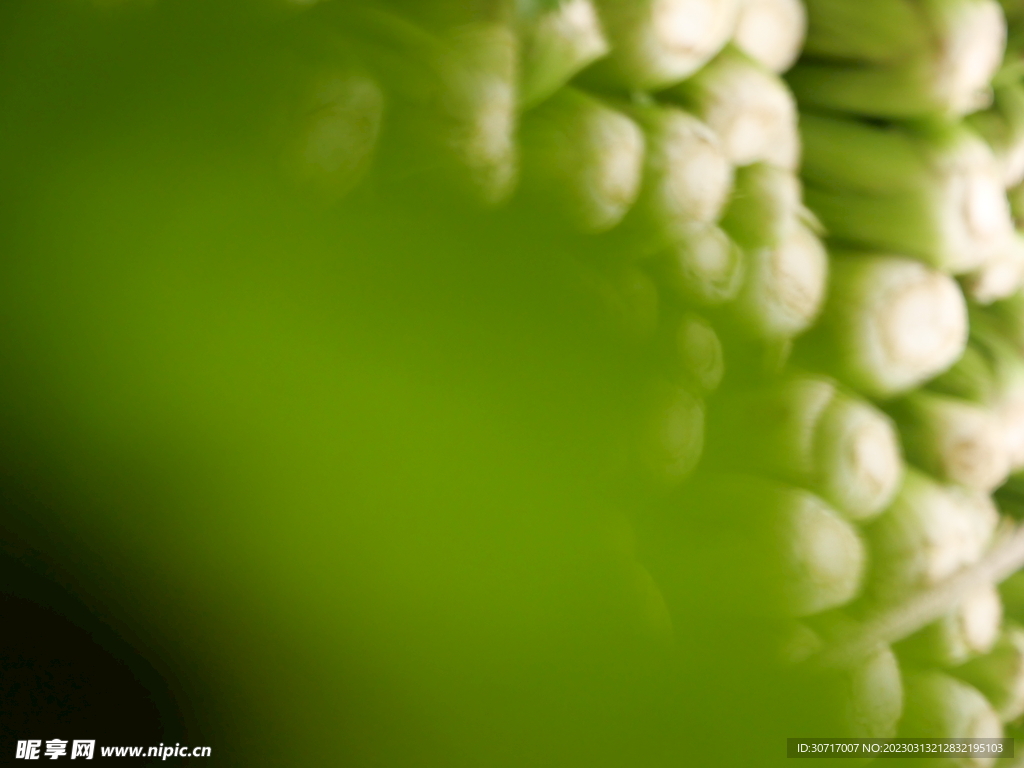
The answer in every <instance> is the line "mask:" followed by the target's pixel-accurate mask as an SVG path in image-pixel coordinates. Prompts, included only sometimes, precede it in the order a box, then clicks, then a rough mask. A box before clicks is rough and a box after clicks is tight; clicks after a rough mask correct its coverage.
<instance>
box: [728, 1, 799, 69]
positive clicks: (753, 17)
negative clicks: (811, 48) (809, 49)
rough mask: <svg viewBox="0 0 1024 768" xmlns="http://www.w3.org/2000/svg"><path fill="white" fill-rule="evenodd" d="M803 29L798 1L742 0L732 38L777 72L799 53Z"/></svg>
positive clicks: (743, 49)
mask: <svg viewBox="0 0 1024 768" xmlns="http://www.w3.org/2000/svg"><path fill="white" fill-rule="evenodd" d="M806 32H807V11H805V10H804V4H803V2H801V0H745V2H744V3H743V7H742V8H741V9H740V16H739V21H738V22H737V24H736V34H735V36H734V38H733V41H734V42H735V44H736V45H737V46H738V47H739V48H740V49H741V50H742V51H743V52H744V53H746V54H747V55H748V56H750V57H751V58H752V59H754V60H755V61H757V62H758V63H760V64H761V65H762V66H763V67H765V68H766V69H769V70H771V71H772V72H776V73H780V72H785V71H786V70H787V69H789V68H790V67H791V66H792V65H793V62H794V61H796V59H797V56H799V55H800V48H801V47H802V46H803V42H804V35H805V34H806Z"/></svg>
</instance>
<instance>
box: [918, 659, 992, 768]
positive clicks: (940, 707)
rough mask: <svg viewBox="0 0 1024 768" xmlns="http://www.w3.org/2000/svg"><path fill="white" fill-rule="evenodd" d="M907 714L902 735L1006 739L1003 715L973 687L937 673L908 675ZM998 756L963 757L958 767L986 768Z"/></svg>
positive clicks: (920, 672) (939, 737)
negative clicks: (1001, 719)
mask: <svg viewBox="0 0 1024 768" xmlns="http://www.w3.org/2000/svg"><path fill="white" fill-rule="evenodd" d="M903 685H904V692H905V698H904V702H905V704H904V711H903V719H902V720H901V721H900V729H899V733H900V735H901V736H904V737H914V738H933V739H965V738H967V739H998V738H1001V737H1002V736H1003V726H1002V723H1001V722H1000V720H999V715H998V714H997V713H996V712H995V710H994V709H992V705H991V704H989V703H988V700H987V699H986V698H985V697H984V696H983V695H982V694H981V693H980V692H979V691H978V690H977V689H976V688H974V687H973V686H970V685H968V684H967V683H965V682H963V681H961V680H957V679H956V678H954V677H951V676H950V675H947V674H944V673H942V672H937V671H934V670H928V671H911V672H907V673H905V674H904V678H903ZM994 763H995V758H994V757H966V756H965V757H963V758H960V759H959V760H958V761H957V763H956V764H958V765H961V766H964V768H968V767H969V768H982V766H989V765H993V764H994Z"/></svg>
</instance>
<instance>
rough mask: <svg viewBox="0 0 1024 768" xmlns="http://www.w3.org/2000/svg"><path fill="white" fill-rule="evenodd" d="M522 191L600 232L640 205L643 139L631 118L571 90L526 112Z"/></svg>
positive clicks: (583, 227) (586, 228) (577, 224)
mask: <svg viewBox="0 0 1024 768" xmlns="http://www.w3.org/2000/svg"><path fill="white" fill-rule="evenodd" d="M519 142H520V147H521V154H522V191H523V192H524V193H526V194H528V195H531V196H532V197H533V199H535V200H543V201H545V202H549V203H550V204H551V205H552V206H553V207H554V209H555V210H557V211H558V212H559V213H561V214H562V215H564V216H565V217H566V218H567V219H568V220H569V221H570V222H572V223H573V225H574V226H575V227H577V228H578V229H580V230H582V231H584V232H602V231H604V230H607V229H610V228H611V227H613V226H615V225H616V224H618V223H619V221H621V220H622V218H623V217H624V216H625V215H626V213H627V212H628V211H629V209H630V207H631V206H632V205H633V203H634V202H635V201H636V198H637V195H638V194H639V192H640V184H641V178H642V172H643V165H644V147H645V142H644V136H643V132H642V131H641V130H640V127H639V126H638V125H637V124H636V123H635V122H633V121H632V120H631V119H630V118H629V117H627V116H626V115H624V114H622V113H621V112H618V111H616V110H614V109H611V108H610V107H608V106H606V105H604V104H603V103H602V102H600V101H598V100H597V99H595V98H593V97H591V96H588V95H586V94H584V93H583V92H582V91H578V90H575V89H573V88H563V89H562V90H560V91H559V92H558V93H557V94H556V95H555V96H553V97H551V98H550V99H548V100H547V101H546V102H544V103H543V104H541V105H540V106H539V107H537V108H536V109H534V110H531V111H530V112H528V113H527V114H526V115H525V116H524V117H523V121H522V125H521V126H520V131H519Z"/></svg>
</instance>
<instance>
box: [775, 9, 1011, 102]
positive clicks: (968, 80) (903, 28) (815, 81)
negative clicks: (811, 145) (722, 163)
mask: <svg viewBox="0 0 1024 768" xmlns="http://www.w3.org/2000/svg"><path fill="white" fill-rule="evenodd" d="M807 11H808V20H809V26H808V33H807V43H806V52H807V53H808V54H811V56H813V57H814V59H813V60H812V61H809V62H806V63H801V64H799V65H798V66H796V67H795V68H794V69H793V70H792V71H791V72H790V73H789V76H788V79H789V82H790V84H791V85H792V87H793V90H794V92H795V93H796V94H797V97H798V98H799V99H800V101H801V103H804V104H808V105H813V106H815V107H821V108H826V109H831V110H839V111H845V112H853V113H856V114H861V115H870V116H875V117H888V118H909V117H917V116H921V115H927V114H933V113H939V114H948V115H964V114H967V113H969V112H973V111H974V110H976V109H979V108H982V107H984V106H986V105H987V103H988V101H989V99H990V95H989V90H988V84H989V81H990V80H991V79H992V77H993V76H994V75H995V73H996V71H997V70H998V69H999V66H1000V63H1001V61H1002V57H1003V50H1004V47H1005V43H1006V20H1005V19H1004V17H1003V13H1002V10H1001V9H1000V8H999V5H998V3H997V2H996V1H995V0H857V1H856V2H851V0H809V2H808V3H807Z"/></svg>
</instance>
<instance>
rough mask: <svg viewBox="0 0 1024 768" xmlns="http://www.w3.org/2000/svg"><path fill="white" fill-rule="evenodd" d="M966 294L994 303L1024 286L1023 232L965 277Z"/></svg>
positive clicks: (979, 301)
mask: <svg viewBox="0 0 1024 768" xmlns="http://www.w3.org/2000/svg"><path fill="white" fill-rule="evenodd" d="M962 282H963V286H964V293H966V294H967V296H968V298H970V299H971V300H973V301H974V302H975V303H976V304H982V305H984V304H991V303H992V302H993V301H999V300H1000V299H1005V298H1008V297H1010V296H1012V295H1013V294H1014V293H1016V292H1017V291H1019V290H1020V289H1021V287H1022V286H1024V233H1021V232H1019V231H1018V232H1015V233H1014V235H1013V238H1012V239H1011V240H1010V242H1009V243H1008V244H1007V246H1006V247H1005V248H1003V249H1002V250H1001V251H1000V252H999V253H997V254H996V255H995V256H993V257H992V258H990V259H989V260H988V261H986V262H985V263H984V264H982V265H981V266H980V267H979V268H978V269H976V270H975V271H974V272H971V273H969V274H968V275H966V276H965V277H964V279H963V281H962Z"/></svg>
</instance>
